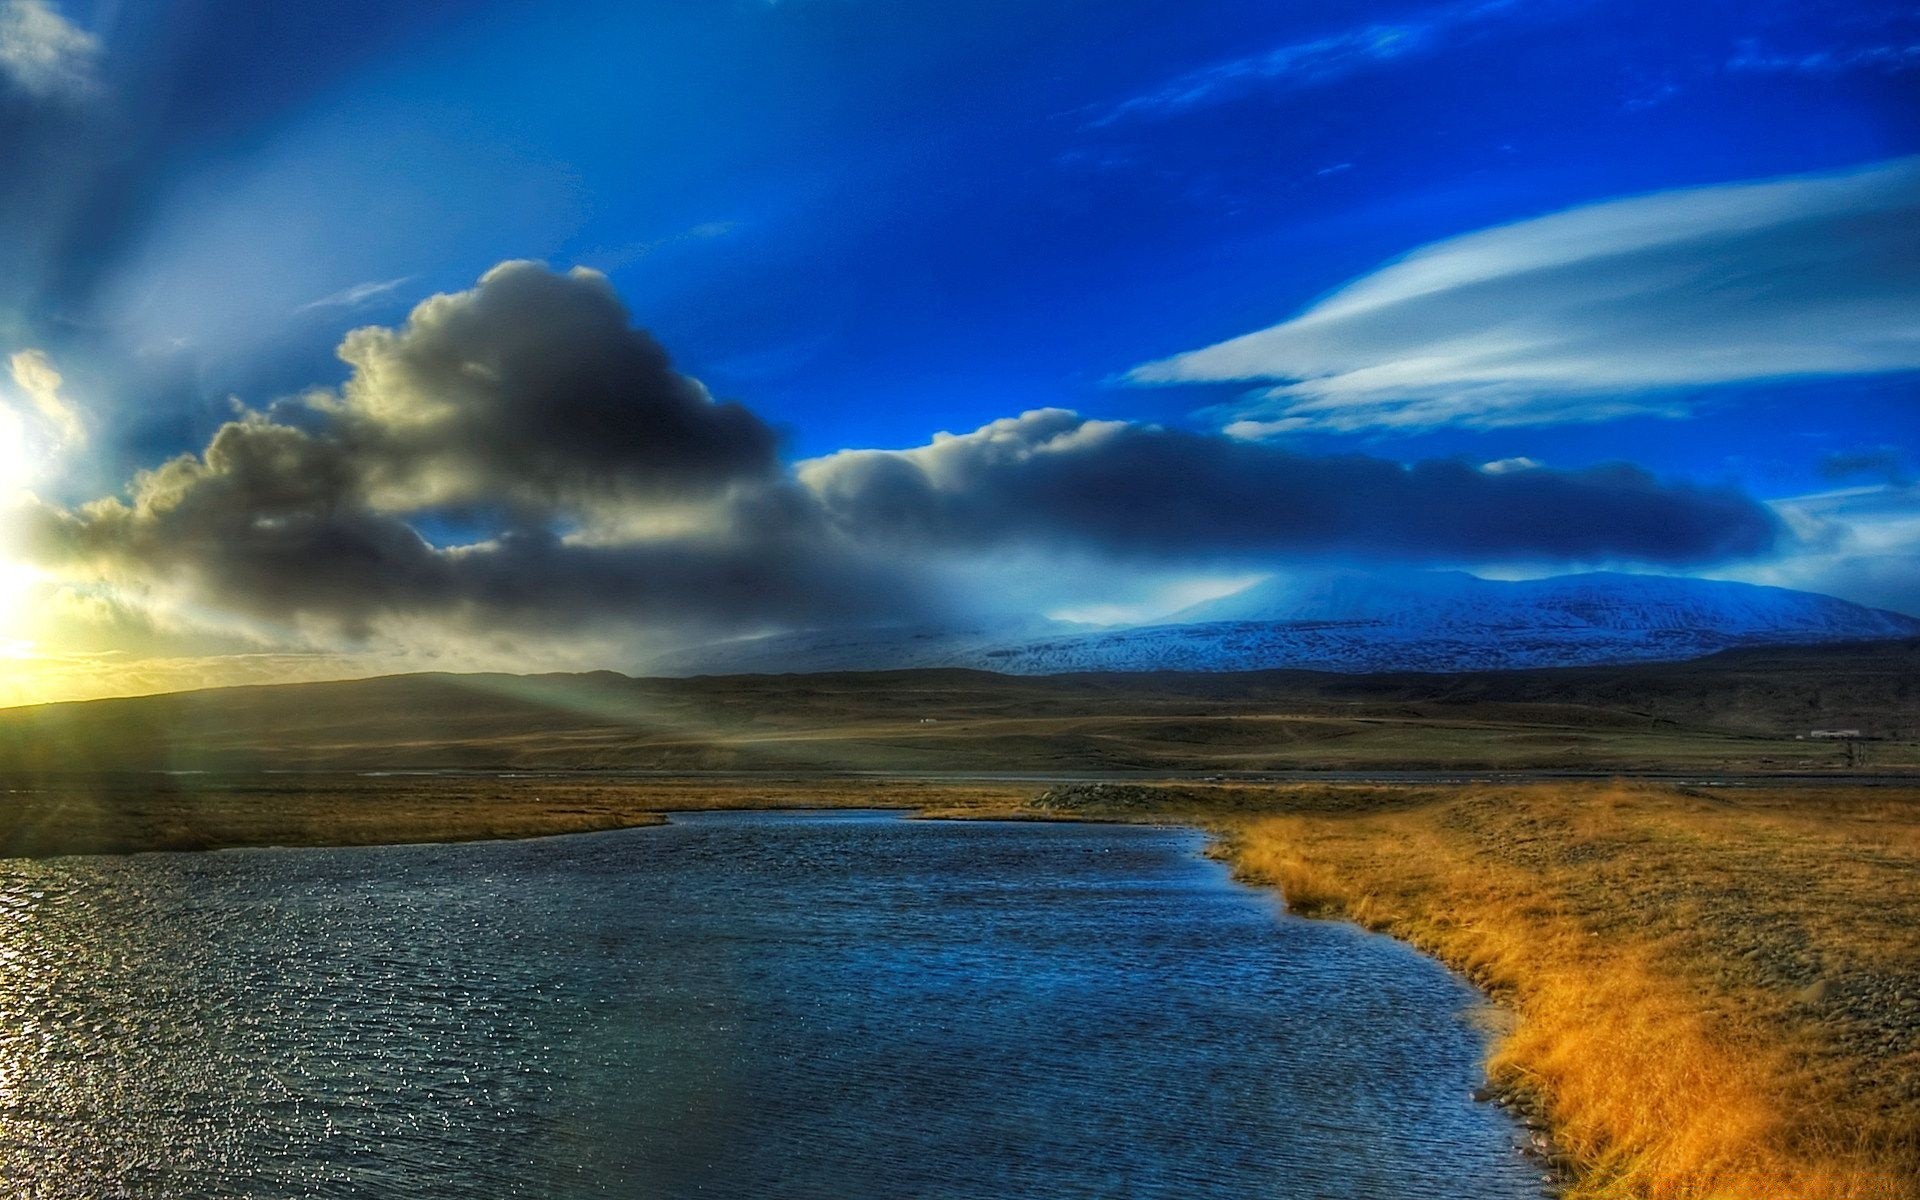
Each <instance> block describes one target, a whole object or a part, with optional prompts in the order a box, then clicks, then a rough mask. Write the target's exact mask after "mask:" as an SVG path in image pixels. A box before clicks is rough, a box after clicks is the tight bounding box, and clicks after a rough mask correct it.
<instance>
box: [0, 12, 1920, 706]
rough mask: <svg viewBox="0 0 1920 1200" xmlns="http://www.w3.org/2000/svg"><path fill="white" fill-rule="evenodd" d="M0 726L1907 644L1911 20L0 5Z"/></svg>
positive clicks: (1913, 570)
mask: <svg viewBox="0 0 1920 1200" xmlns="http://www.w3.org/2000/svg"><path fill="white" fill-rule="evenodd" d="M0 167H3V168H4V169H3V170H0V359H3V360H4V367H5V370H4V371H0V521H4V525H0V701H9V700H11V701H24V700H37V699H45V698H58V697H65V696H80V695H97V694H106V693H112V692H127V691H146V690H154V689H156V688H167V687H177V686H190V685H196V684H202V683H223V682H235V681H244V680H258V679H279V678H307V677H319V676H328V675H336V676H337V675H340V674H354V673H366V672H370V671H374V670H388V669H424V668H460V669H464V668H470V667H487V668H498V667H505V668H510V669H518V670H532V669H545V668H563V667H582V666H593V667H599V666H608V667H615V668H623V669H634V668H638V667H642V666H644V663H645V661H646V660H647V658H648V657H649V656H650V655H652V654H655V653H659V652H663V651H666V650H669V649H673V648H676V647H680V646H685V645H688V644H698V643H700V642H702V641H712V640H719V639H724V638H730V637H738V636H747V635H753V634H759V633H765V632H773V631H778V630H783V629H793V628H812V627H821V626H833V625H845V624H854V625H858V624H865V623H885V624H898V623H919V622H927V623H945V624H950V623H955V622H975V623H978V622H986V621H1016V620H1031V619H1037V618H1043V617H1086V616H1089V615H1098V616H1099V617H1101V618H1102V619H1111V620H1146V619H1151V618H1152V617H1153V616H1154V615H1156V614H1159V613H1164V612H1168V611H1172V610H1174V609H1177V608H1180V607H1182V606H1184V605H1186V604H1189V603H1192V602H1193V601H1195V600H1197V599H1202V598H1205V597H1207V596H1209V595H1213V594H1219V593H1220V592H1223V591H1225V590H1228V589H1231V588H1232V587H1235V586H1239V585H1242V584H1244V583H1245V582H1247V581H1248V580H1250V579H1257V578H1259V577H1261V576H1262V575H1264V574H1268V573H1272V572H1277V571H1278V572H1284V571H1289V570H1298V569H1307V568H1312V567H1317V566H1320V565H1324V564H1327V563H1340V564H1349V565H1359V566H1363V567H1367V568H1381V569H1399V568H1407V567H1414V568H1426V567H1444V568H1460V569H1468V570H1473V571H1477V572H1480V573H1483V574H1489V575H1500V576H1507V577H1512V576H1528V575H1544V574H1554V573H1564V572H1570V571H1579V570H1590V569H1619V570H1633V571H1648V572H1658V573H1679V574H1691V575H1700V576H1707V577H1713V578H1726V579H1738V580H1745V581H1750V582H1758V583H1767V584H1777V585H1782V586H1790V587H1797V588H1806V589H1810V590H1815V591H1821V592H1825V593H1829V594H1832V595H1836V596H1840V597H1843V598H1846V599H1849V600H1854V601H1857V602H1860V603H1865V604H1870V605H1875V606H1882V607H1889V608H1894V609H1898V610H1902V611H1905V612H1909V613H1920V14H1916V13H1915V12H1914V10H1913V9H1912V8H1911V6H1909V5H1905V4H1898V3H1877V2H1862V0H1853V2H1848V3H1828V2H1818V0H1799V2H1795V3H1782V2H1770V0H1749V2H1745V3H1716V2H1702V3H1695V4H1686V5H1674V4H1670V3H1645V2H1640V0H1611V2H1609V3H1604V4H1603V3H1600V2H1599V0H1454V2H1444V3H1425V4H1415V3H1408V4H1380V3H1352V2H1348V3H1335V2H1318V0H1316V2H1303V3H1297V4H1285V5H1279V4H1272V3H1268V2H1266V0H1244V2H1242V0H1201V2H1199V3H1196V2H1194V0H1182V2H1181V3H1172V2H1148V0H1102V2H1101V3H1092V2H1090V0H1089V2H1079V0H1021V2H1019V3H1014V2H1010V0H980V2H978V3H973V4H966V5H953V4H946V3H933V2H930V0H927V2H923V0H890V2H888V3H878V2H877V0H647V2H642V3H634V2H631V0H627V2H623V3H618V4H615V3H600V2H598V0H581V2H579V3H574V4H568V5H551V4H536V3H530V2H520V0H497V2H492V3H488V2H480V0H472V2H467V3H451V2H446V0H421V2H419V3H414V4H409V5H402V6H395V5H388V4H374V3H370V2H367V0H338V2H335V3H330V4H326V5H263V4H259V3H255V2H253V0H177V2H174V3H164V4H163V3H151V2H142V0H97V2H92V3H88V2H83V0H65V2H62V3H55V2H54V0H0Z"/></svg>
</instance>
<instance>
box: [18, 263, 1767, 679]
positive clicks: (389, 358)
mask: <svg viewBox="0 0 1920 1200" xmlns="http://www.w3.org/2000/svg"><path fill="white" fill-rule="evenodd" d="M340 357H341V358H342V360H343V361H344V362H345V363H346V364H347V365H348V367H349V368H350V371H349V375H348V377H347V380H346V382H345V384H344V385H343V386H342V387H340V388H339V389H337V390H331V391H316V392H314V393H311V394H308V395H306V396H304V397H300V398H297V399H296V400H294V401H289V402H283V403H282V404H280V405H277V406H275V407H274V408H273V409H272V410H270V411H267V412H259V411H246V412H243V413H242V414H241V415H240V416H239V417H238V418H237V419H235V420H232V421H230V422H228V423H226V424H225V425H223V426H222V427H221V428H220V429H219V430H218V431H217V432H216V433H215V434H214V435H213V437H212V438H211V440H210V441H209V443H208V444H207V446H206V447H205V449H204V450H202V451H201V452H200V453H198V454H190V455H182V456H180V457H178V458H175V459H173V460H172V461H170V462H167V463H164V464H162V465H160V466H159V467H156V468H154V469H152V470H149V471H144V472H142V473H140V474H139V475H137V476H136V477H135V478H134V479H133V480H132V481H131V482H130V484H129V486H128V488H127V491H126V494H125V495H124V496H123V497H107V498H102V499H99V500H95V501H93V502H91V503H87V504H83V505H79V506H77V507H73V508H63V507H60V506H56V505H51V504H47V503H43V502H40V501H32V502H30V503H29V504H28V505H27V506H26V508H25V509H24V510H23V511H22V512H21V513H20V514H18V515H19V518H20V519H19V522H18V527H19V528H21V529H24V530H25V531H26V532H25V545H26V549H25V551H24V552H25V553H26V554H28V555H29V556H30V557H31V560H32V561H33V562H34V563H35V565H36V566H37V567H38V568H39V569H41V570H43V571H46V572H48V573H49V574H50V575H51V576H52V577H54V578H56V579H59V580H61V581H63V582H64V584H65V585H66V586H68V587H70V588H75V589H79V590H80V591H81V592H83V593H84V594H87V595H95V596H98V595H106V596H110V597H112V598H113V599H114V603H115V604H117V605H120V606H122V607H125V606H128V605H131V606H133V607H136V608H141V609H143V610H145V611H148V612H151V613H156V614H162V616H163V621H162V623H167V622H171V623H173V624H176V625H177V624H179V623H181V622H187V623H189V624H193V623H198V624H197V627H199V628H203V629H213V630H218V631H220V632H221V633H222V634H223V635H227V636H238V637H242V638H251V639H252V640H253V641H254V642H255V643H257V644H259V645H263V646H272V647H287V646H300V647H309V648H316V649H322V650H326V649H337V648H339V647H341V646H345V645H374V646H376V647H377V646H379V645H393V644H400V643H404V644H426V645H436V646H442V645H457V644H461V643H463V642H471V641H473V640H475V639H484V640H487V641H488V642H489V643H490V644H494V645H503V644H505V645H511V644H513V643H514V641H515V639H522V640H523V642H524V644H532V643H533V642H535V641H538V640H540V639H553V638H556V637H568V636H592V637H596V638H600V639H603V640H605V641H608V642H610V643H612V644H618V645H621V646H625V647H628V648H630V649H631V648H636V647H651V648H663V647H666V646H669V645H673V644H676V643H684V642H685V641H687V640H689V639H696V638H712V637H716V636H725V635H730V634H742V633H754V632H767V631H772V630H776V629H790V628H808V627H822V626H830V625H847V624H859V623H872V622H881V621H905V620H929V619H936V618H944V617H951V616H954V615H962V614H963V613H964V611H965V610H966V608H967V606H968V605H969V604H972V603H977V602H978V600H979V598H980V597H982V596H985V595H988V594H990V593H993V592H996V591H998V592H1002V593H1004V592H1005V591H1006V590H1007V587H1008V584H1007V582H1006V580H1005V577H1004V573H1003V572H1004V567H1005V564H1006V563H1007V562H1008V561H1009V560H1010V559H1011V558H1014V557H1018V556H1023V555H1024V556H1026V558H1027V560H1028V561H1031V562H1040V563H1044V562H1047V561H1049V560H1051V561H1054V562H1056V563H1057V562H1060V561H1069V560H1072V561H1086V562H1092V561H1098V562H1105V563H1109V564H1116V565H1118V566H1122V567H1124V568H1125V569H1126V570H1129V571H1132V570H1136V569H1139V570H1148V571H1151V570H1159V569H1168V570H1171V569H1176V568H1177V569H1185V570H1191V569H1196V568H1200V569H1212V568H1220V567H1236V568H1244V567H1246V566H1248V565H1264V566H1272V565H1277V564H1279V563H1281V562H1285V561H1291V560H1300V559H1309V558H1321V557H1328V556H1358V557H1368V558H1375V559H1387V560H1395V561H1407V562H1446V563H1456V564H1457V563H1470V562H1474V561H1483V560H1500V561H1515V560H1528V561H1541V562H1553V563H1568V562H1591V561H1606V562H1639V563H1652V564H1662V565H1681V564H1693V563H1702V562H1721V561H1725V560H1729V559H1737V558H1740V557H1742V556H1750V555H1756V554H1761V553H1764V552H1766V551H1768V550H1769V549H1771V548H1772V547H1773V546H1774V545H1775V543H1776V541H1777V540H1778V539H1779V538H1780V536H1781V525H1780V522H1779V520H1778V519H1777V518H1776V517H1775V516H1774V514H1773V513H1772V512H1771V510H1769V509H1768V508H1766V507H1765V506H1763V505H1761V504H1759V503H1757V502H1755V501H1754V500H1752V499H1750V498H1747V497H1745V496H1743V495H1740V494H1738V493H1735V492H1731V491H1717V490H1711V489H1701V488H1696V487H1690V486H1684V485H1676V484H1668V483H1662V482H1660V481H1658V480H1655V479H1653V478H1652V477H1650V476H1648V475H1647V474H1645V473H1644V472H1642V471H1639V470H1636V469H1634V468H1632V467H1628V466H1615V467H1606V468H1599V469H1594V470H1586V471H1556V470H1550V469H1546V468H1541V467H1538V466H1533V465H1530V464H1512V463H1509V464H1503V465H1502V467H1501V469H1499V470H1497V471H1495V470H1487V469H1482V468H1479V467H1475V466H1472V465H1468V464H1464V463H1458V462H1450V461H1441V462H1423V463H1415V464H1412V465H1403V464H1400V463H1396V462H1391V461H1388V460H1384V459H1378V458H1370V457H1366V456H1362V455H1349V456H1344V457H1337V458H1309V457H1305V456H1301V455H1296V454H1291V453H1287V452H1284V451H1281V450H1279V449H1276V448H1274V447H1270V446H1264V445H1258V444H1249V443H1245V442H1236V441H1234V440H1232V439H1229V438H1225V437H1221V436H1218V435H1210V434H1195V433H1188V432H1182V431H1178V430H1171V429H1165V428H1161V427H1157V426H1153V425H1144V424H1136V423H1129V422H1120V421H1098V420H1090V419H1088V418H1085V417H1082V416H1079V415H1078V414H1075V413H1072V412H1068V411H1065V410H1060V409H1046V410H1038V411H1034V412H1029V413H1026V414H1023V415H1021V416H1018V417H1011V418H1007V419H1004V420H999V421H994V422H992V423H990V424H988V425H986V426H984V427H982V428H980V429H978V430H975V431H974V432H971V433H966V434H961V435H949V434H942V435H939V436H937V437H935V438H934V439H933V440H932V441H931V442H930V443H928V444H927V445H924V446H919V447H915V448H911V449H906V450H850V451H844V452H841V453H837V454H833V455H829V456H827V457H824V458H819V459H814V460H811V461H808V462H804V463H800V464H798V465H797V466H792V467H789V466H788V465H786V464H785V463H783V462H782V461H781V459H780V457H779V455H778V452H777V451H778V446H777V439H776V438H775V436H774V433H773V432H772V430H771V429H770V428H769V426H768V425H767V424H766V423H765V422H763V421H762V420H761V419H760V418H759V417H758V416H756V415H755V414H753V413H752V412H750V411H749V410H747V409H746V408H744V407H742V406H740V405H738V404H733V403H726V402H721V401H717V400H715V399H714V398H713V397H711V396H710V395H709V394H708V393H707V390H706V389H705V388H704V387H703V386H701V385H700V384H699V383H698V382H697V381H695V380H693V379H691V378H690V377H688V376H686V375H683V374H681V373H679V372H678V371H677V370H676V369H675V368H674V367H673V365H672V362H671V360H670V359H669V357H668V356H667V354H666V352H665V351H664V350H663V349H661V347H660V346H659V344H658V343H657V342H655V341H654V340H653V339H652V338H651V337H650V336H649V335H647V334H646V333H645V332H644V331H641V330H639V329H636V328H634V326H633V324H632V321H631V319H630V317H629V315H628V313H627V311H626V309H625V307H624V306H623V305H622V304H621V302H620V300H619V298H618V297H617V296H616V295H615V294H614V292H613V290H612V289H611V287H610V286H609V285H608V283H607V281H606V279H605V278H604V277H603V276H600V275H598V274H596V273H594V272H591V271H582V270H574V271H571V272H566V273H557V272H554V271H550V270H548V269H547V268H545V267H542V266H539V265H537V264H533V263H524V262H518V263H507V264H503V265H502V266H500V267H497V268H495V269H494V270H492V271H490V272H488V273H487V275H486V276H484V277H483V278H482V279H481V280H480V281H479V283H478V284H477V285H476V286H475V287H474V288H472V289H470V290H468V291H464V292H460V293H456V294H450V295H441V296H435V297H433V298H432V299H429V300H427V301H425V302H424V303H422V304H420V305H419V306H418V307H417V308H415V309H414V311H413V312H412V314H411V315H410V316H409V317H408V318H407V320H406V321H405V322H404V323H403V324H402V325H400V326H398V327H397V328H391V329H388V328H377V327H371V328H366V329H360V330H357V331H355V332H353V333H352V334H349V335H348V336H347V338H346V340H345V341H344V343H343V344H342V346H341V347H340ZM42 382H45V380H44V378H43V379H42ZM455 529H457V530H461V531H463V532H461V533H460V534H458V535H454V534H451V533H449V532H448V531H449V530H455ZM984 563H994V564H997V565H995V566H992V567H985V568H982V569H981V570H980V571H979V572H977V573H976V575H975V576H974V577H973V578H972V585H971V587H972V591H971V599H970V598H969V595H970V593H969V590H968V588H967V587H964V586H963V587H958V588H956V585H955V581H956V580H964V579H966V578H967V568H968V564H984ZM1092 574H1095V575H1097V574H1098V572H1093V573H1092ZM1052 575H1053V576H1055V578H1053V579H1050V580H1049V579H1043V580H1041V581H1040V583H1039V584H1033V585H1029V586H1028V589H1027V590H1028V591H1029V592H1030V593H1041V594H1048V593H1047V589H1048V587H1049V586H1050V587H1051V588H1052V589H1053V590H1052V592H1051V593H1050V594H1052V595H1054V596H1056V597H1058V598H1061V599H1072V598H1073V592H1072V589H1073V588H1074V587H1075V585H1076V580H1079V579H1081V576H1080V573H1078V572H1073V571H1064V572H1063V571H1054V572H1052ZM1080 586H1082V587H1084V586H1086V585H1085V584H1084V582H1082V583H1081V584H1080ZM1080 598H1081V599H1083V600H1099V599H1101V597H1080ZM503 639H504V641H503Z"/></svg>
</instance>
